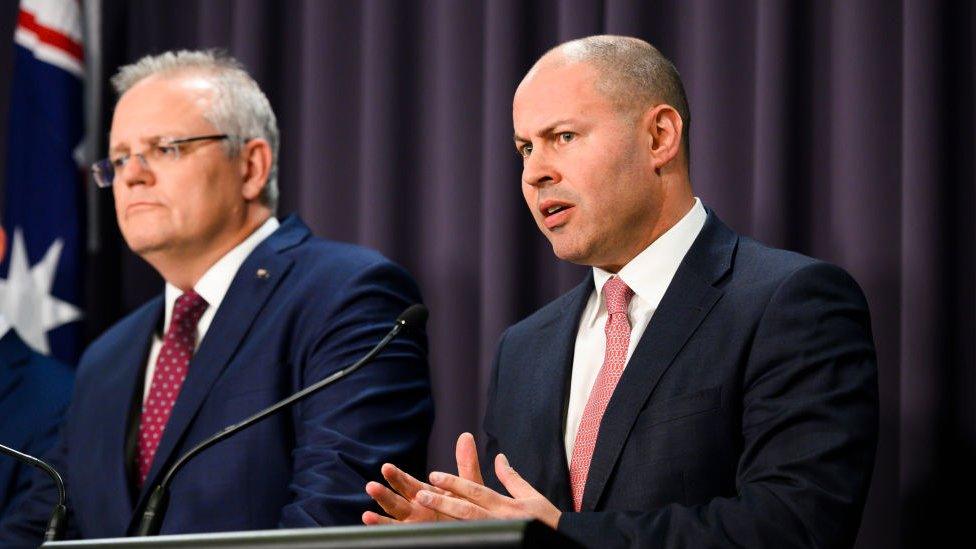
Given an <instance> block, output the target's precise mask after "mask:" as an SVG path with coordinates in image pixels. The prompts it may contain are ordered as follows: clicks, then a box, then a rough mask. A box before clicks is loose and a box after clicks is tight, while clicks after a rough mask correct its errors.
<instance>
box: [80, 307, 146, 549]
mask: <svg viewBox="0 0 976 549" xmlns="http://www.w3.org/2000/svg"><path fill="white" fill-rule="evenodd" d="M162 316H163V298H162V297H157V298H155V299H153V300H152V301H150V302H149V303H147V304H146V305H144V307H143V309H142V311H141V312H139V313H138V314H137V315H136V316H135V317H133V318H132V322H133V325H132V327H131V329H127V330H125V331H124V333H125V336H124V338H122V337H119V338H117V339H116V341H114V342H113V343H114V344H113V347H114V348H112V349H109V350H108V351H107V352H106V353H105V356H109V357H118V358H117V361H116V365H115V366H117V367H103V368H101V372H102V373H103V375H104V377H103V378H102V383H101V389H100V391H99V393H98V394H99V395H100V396H99V401H100V403H101V404H102V409H103V410H104V415H102V414H99V415H98V416H97V417H98V418H99V419H100V421H99V424H98V425H93V426H90V428H91V429H92V432H98V431H104V433H105V436H104V437H92V438H91V441H92V443H93V444H96V445H97V444H105V445H106V447H105V448H103V449H101V451H96V450H95V449H93V448H92V449H88V450H86V451H89V452H90V453H91V454H92V455H104V456H112V457H111V460H112V462H111V463H107V464H102V463H99V464H96V466H97V467H106V466H107V471H106V474H107V475H108V478H107V481H106V482H105V484H104V485H102V486H99V489H100V490H106V491H109V492H111V493H114V494H116V497H113V498H110V499H111V501H113V502H115V501H117V502H119V507H118V508H115V509H103V510H101V512H102V513H103V515H104V516H105V517H111V519H110V520H113V521H118V523H117V524H116V527H115V528H112V530H113V531H118V532H121V531H123V530H124V527H125V521H126V520H127V519H128V518H129V516H130V515H131V514H132V492H131V491H130V490H129V477H128V474H127V471H128V469H127V467H128V464H127V463H126V452H125V446H126V435H127V433H128V430H129V429H131V428H138V426H134V425H131V424H130V418H132V417H134V418H135V421H138V419H139V414H131V413H130V412H131V408H132V405H133V399H134V398H135V396H134V395H136V394H139V395H141V394H142V388H141V387H136V385H137V383H138V381H139V380H140V379H142V375H141V374H142V371H143V370H144V369H145V365H146V357H147V356H149V345H150V343H151V342H152V337H153V331H154V330H155V329H156V325H157V324H158V323H159V322H160V319H161V318H162ZM134 341H137V342H142V344H141V345H140V344H136V345H133V344H132V342H134ZM137 392H138V393H137ZM106 501H108V499H106Z"/></svg>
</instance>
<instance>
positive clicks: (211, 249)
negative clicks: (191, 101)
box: [143, 212, 271, 292]
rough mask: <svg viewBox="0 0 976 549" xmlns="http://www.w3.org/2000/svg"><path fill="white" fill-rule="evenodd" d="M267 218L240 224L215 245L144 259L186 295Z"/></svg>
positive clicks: (269, 214)
mask: <svg viewBox="0 0 976 549" xmlns="http://www.w3.org/2000/svg"><path fill="white" fill-rule="evenodd" d="M270 217H271V213H270V212H268V213H267V214H266V215H263V216H260V217H258V216H254V217H253V218H251V219H249V220H248V221H247V222H246V223H244V224H243V225H241V227H240V229H239V230H237V231H235V232H233V233H231V234H229V235H227V236H225V237H223V238H221V239H220V240H219V241H218V242H217V243H211V244H210V245H209V246H208V247H206V248H201V249H185V250H180V251H179V252H176V253H174V252H169V253H165V254H160V255H147V256H144V257H143V259H145V260H146V261H147V262H148V263H149V264H150V265H152V267H153V268H154V269H155V270H156V272H158V273H159V274H160V276H162V277H163V279H164V280H166V281H167V282H169V283H170V284H172V285H173V286H176V287H177V288H179V289H180V290H182V291H184V292H186V291H189V290H191V289H193V286H194V285H195V284H196V283H197V281H199V280H200V278H201V277H202V276H203V275H204V274H206V272H207V271H208V270H209V269H210V268H211V267H213V266H214V264H215V263H217V262H218V261H220V258H222V257H224V256H225V255H227V253H228V252H230V251H231V250H233V249H234V248H236V247H237V246H238V245H240V243H241V242H244V241H245V240H246V239H247V237H249V236H251V234H252V233H254V231H256V230H257V229H258V228H259V227H261V225H263V224H264V222H265V221H267V220H268V219H269V218H270Z"/></svg>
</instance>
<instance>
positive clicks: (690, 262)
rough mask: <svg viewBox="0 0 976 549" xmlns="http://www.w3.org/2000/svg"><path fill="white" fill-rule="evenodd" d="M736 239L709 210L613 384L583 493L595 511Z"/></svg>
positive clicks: (715, 294)
mask: <svg viewBox="0 0 976 549" xmlns="http://www.w3.org/2000/svg"><path fill="white" fill-rule="evenodd" d="M737 241H738V237H737V236H736V235H735V233H733V232H732V231H731V230H730V229H729V228H728V227H726V226H725V225H724V224H723V223H722V222H721V221H719V220H718V218H717V217H715V214H714V213H712V212H709V216H708V219H707V221H706V223H705V226H704V227H703V228H702V232H701V234H700V235H699V236H698V238H697V239H696V241H695V243H694V244H693V245H692V247H691V249H690V250H688V254H687V255H686V256H685V259H684V260H683V261H682V263H681V266H680V267H679V268H678V271H677V273H676V274H675V277H674V279H673V280H672V281H671V285H670V286H668V290H667V292H665V294H664V297H663V298H662V300H661V303H660V304H659V305H658V307H657V310H656V311H655V312H654V316H653V317H651V321H650V323H649V324H648V325H647V328H646V329H645V331H644V335H643V336H642V337H641V340H640V342H639V343H638V345H637V347H636V348H635V349H634V354H633V355H632V356H631V358H630V361H629V362H628V365H627V368H626V369H625V370H624V373H623V376H621V378H620V381H619V382H618V383H617V388H616V390H615V391H614V393H613V396H612V397H611V399H610V403H609V404H608V405H607V410H606V412H604V415H603V419H602V421H601V422H600V433H599V435H598V436H597V442H596V448H595V450H594V452H593V459H592V461H591V462H590V471H589V474H588V476H587V480H586V489H585V490H584V492H583V504H582V510H583V511H593V510H594V509H595V508H596V505H597V503H598V502H599V500H600V496H601V495H602V494H603V490H604V488H606V484H607V480H608V479H609V478H610V474H611V472H612V471H613V468H614V465H615V464H616V462H617V459H618V458H619V457H620V452H621V450H622V449H623V447H624V443H625V442H626V441H627V437H628V436H629V435H630V429H631V427H633V424H634V421H635V420H636V419H637V415H638V414H639V413H640V411H641V409H642V408H643V407H644V404H645V403H646V402H647V399H648V398H650V396H651V394H652V393H653V391H654V388H655V387H656V386H657V383H658V381H659V380H660V379H661V376H662V375H664V372H665V371H667V369H668V367H669V366H670V365H671V363H672V361H673V360H674V358H675V357H676V356H677V354H678V352H679V351H680V350H681V348H682V347H683V346H684V345H685V343H686V342H687V341H688V339H689V338H690V337H691V336H692V334H694V333H695V330H696V329H697V328H698V326H699V325H700V324H701V322H702V320H704V318H705V317H706V316H707V315H708V313H709V312H710V311H711V309H712V307H713V306H714V305H715V303H716V302H718V300H719V298H720V297H721V296H722V290H720V289H718V288H716V287H715V286H714V284H715V283H716V282H717V281H718V280H719V279H720V278H721V277H722V276H723V275H724V274H725V273H726V272H727V271H728V270H729V268H730V266H731V261H732V254H733V252H734V250H735V245H736V242H737Z"/></svg>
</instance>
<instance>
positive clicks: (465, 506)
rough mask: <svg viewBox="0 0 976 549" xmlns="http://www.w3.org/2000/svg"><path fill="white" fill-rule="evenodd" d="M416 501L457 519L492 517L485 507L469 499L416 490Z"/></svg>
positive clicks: (484, 518)
mask: <svg viewBox="0 0 976 549" xmlns="http://www.w3.org/2000/svg"><path fill="white" fill-rule="evenodd" d="M466 482H467V481H466ZM417 502H419V503H420V504H421V505H423V506H424V507H426V508H428V509H431V510H434V511H437V512H438V513H440V514H442V515H447V516H448V517H451V518H455V519H459V520H486V519H490V518H492V517H491V515H490V514H489V513H488V512H487V511H486V510H485V509H482V508H481V507H479V506H477V505H475V504H473V503H471V502H469V501H465V500H463V499H459V498H452V497H449V496H445V495H443V494H435V493H434V492H429V491H427V490H421V491H420V492H417Z"/></svg>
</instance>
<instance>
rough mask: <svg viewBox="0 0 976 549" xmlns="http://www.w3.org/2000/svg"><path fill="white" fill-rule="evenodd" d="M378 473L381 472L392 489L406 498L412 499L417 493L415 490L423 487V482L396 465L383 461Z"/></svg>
mask: <svg viewBox="0 0 976 549" xmlns="http://www.w3.org/2000/svg"><path fill="white" fill-rule="evenodd" d="M380 473H382V474H383V478H385V479H386V482H389V483H390V486H391V487H392V488H393V489H394V490H396V491H397V492H398V493H399V494H400V495H402V496H403V497H405V498H407V499H413V497H414V496H415V495H417V490H422V489H423V488H424V483H423V482H420V481H419V480H417V479H415V478H413V477H412V476H410V475H408V474H407V473H405V472H403V470H402V469H400V468H399V467H397V466H396V465H392V464H390V463H384V464H383V467H381V468H380Z"/></svg>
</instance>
